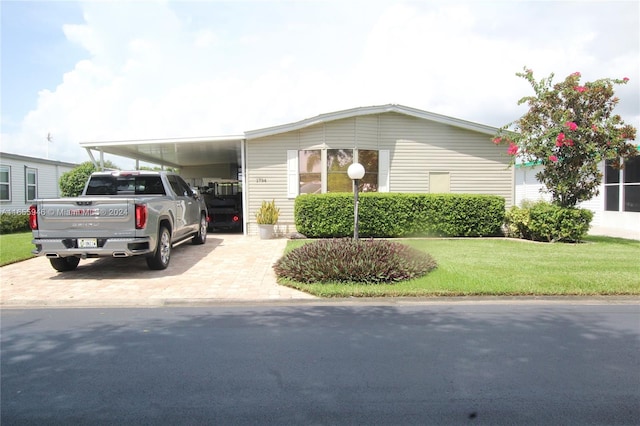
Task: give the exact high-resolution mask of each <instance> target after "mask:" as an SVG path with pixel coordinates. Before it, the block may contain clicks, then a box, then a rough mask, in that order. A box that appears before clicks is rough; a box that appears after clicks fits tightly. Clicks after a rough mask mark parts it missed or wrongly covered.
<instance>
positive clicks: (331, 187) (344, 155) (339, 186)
mask: <svg viewBox="0 0 640 426" xmlns="http://www.w3.org/2000/svg"><path fill="white" fill-rule="evenodd" d="M351 164H353V150H352V149H328V150H327V192H350V191H353V183H352V181H351V178H349V175H348V174H347V169H348V168H349V166H350V165H351ZM365 170H366V169H365Z"/></svg>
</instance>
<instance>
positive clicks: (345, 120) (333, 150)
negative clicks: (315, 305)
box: [80, 104, 514, 234]
mask: <svg viewBox="0 0 640 426" xmlns="http://www.w3.org/2000/svg"><path fill="white" fill-rule="evenodd" d="M496 131H497V129H496V128H494V127H490V126H485V125H482V124H477V123H472V122H469V121H464V120H460V119H456V118H452V117H447V116H444V115H439V114H434V113H430V112H426V111H422V110H419V109H415V108H409V107H406V106H401V105H394V104H389V105H381V106H371V107H361V108H354V109H349V110H344V111H337V112H332V113H327V114H321V115H319V116H316V117H313V118H309V119H305V120H301V121H297V122H295V123H289V124H283V125H280V126H275V127H269V128H264V129H258V130H251V131H247V132H245V133H244V134H242V135H235V136H216V137H199V138H180V139H153V140H130V141H111V142H81V144H80V145H81V146H82V147H84V148H85V149H86V150H87V152H88V154H89V156H90V157H91V158H92V160H93V161H94V162H96V163H99V162H100V158H103V154H105V153H108V154H113V155H119V156H124V157H128V158H132V159H135V160H136V161H145V162H151V163H154V164H160V165H164V166H168V167H177V168H179V169H180V174H181V175H182V176H183V177H184V178H185V179H186V180H187V181H188V182H189V183H190V184H191V185H193V186H206V185H207V184H208V183H209V182H214V181H216V180H224V179H239V180H240V181H241V182H242V189H243V192H242V199H243V203H242V204H243V221H244V223H243V229H244V232H245V233H247V234H257V233H258V228H257V225H256V222H255V212H256V211H257V209H258V208H259V207H260V205H261V203H262V201H263V200H269V201H270V200H275V202H276V205H277V206H278V207H280V211H281V213H280V220H279V222H278V225H277V231H278V232H279V233H281V234H285V233H290V232H294V231H295V225H294V217H293V207H294V200H295V198H296V197H297V196H298V195H299V194H302V193H327V192H350V191H352V189H351V188H352V183H351V180H350V179H349V177H348V175H347V168H348V166H349V165H350V164H352V163H353V162H359V163H361V164H362V165H363V166H364V167H365V176H364V178H363V190H364V191H378V192H414V193H415V192H419V193H420V192H421V193H429V192H433V193H445V192H452V193H473V194H494V195H499V196H501V197H504V198H505V200H506V204H507V206H510V205H512V204H513V203H514V169H513V168H512V167H509V160H510V158H509V157H508V156H507V155H506V153H505V150H504V148H503V147H497V146H496V145H494V144H493V143H492V141H491V138H492V136H493V135H494V134H495V133H496ZM96 151H97V152H98V153H99V155H100V158H96V157H95V155H94V152H96Z"/></svg>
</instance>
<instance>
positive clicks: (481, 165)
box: [380, 113, 513, 205]
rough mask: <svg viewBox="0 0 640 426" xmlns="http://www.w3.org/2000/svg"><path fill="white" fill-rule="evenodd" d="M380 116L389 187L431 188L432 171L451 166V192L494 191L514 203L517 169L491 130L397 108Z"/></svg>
mask: <svg viewBox="0 0 640 426" xmlns="http://www.w3.org/2000/svg"><path fill="white" fill-rule="evenodd" d="M380 117H381V120H382V121H381V128H380V139H381V140H380V148H387V149H390V150H391V164H390V188H389V189H390V191H391V192H428V191H429V173H430V172H448V173H449V174H450V191H451V192H452V193H470V194H494V195H499V196H502V197H504V198H505V200H506V203H507V205H511V204H512V203H513V169H512V168H510V167H508V164H509V158H508V157H507V156H506V155H505V153H504V149H502V147H496V146H495V145H494V144H493V143H491V136H490V135H487V134H484V133H478V132H473V131H470V130H465V129H460V128H457V127H453V126H449V125H446V124H440V123H436V122H432V121H428V120H422V119H418V118H414V117H409V116H406V115H403V114H398V113H387V114H382V115H381V116H380Z"/></svg>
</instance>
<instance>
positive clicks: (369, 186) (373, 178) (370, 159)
mask: <svg viewBox="0 0 640 426" xmlns="http://www.w3.org/2000/svg"><path fill="white" fill-rule="evenodd" d="M357 154H358V160H357V161H358V163H360V164H362V166H363V167H364V170H365V173H364V177H363V178H362V181H361V182H360V191H362V192H378V187H379V183H378V179H379V170H380V155H379V153H378V151H374V150H367V149H360V150H358V151H357Z"/></svg>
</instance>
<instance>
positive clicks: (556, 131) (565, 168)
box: [492, 68, 638, 207]
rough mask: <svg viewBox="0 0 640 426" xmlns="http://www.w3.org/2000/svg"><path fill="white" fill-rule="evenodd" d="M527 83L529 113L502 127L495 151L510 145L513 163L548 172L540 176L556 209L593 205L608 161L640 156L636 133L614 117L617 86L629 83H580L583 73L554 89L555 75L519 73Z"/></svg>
mask: <svg viewBox="0 0 640 426" xmlns="http://www.w3.org/2000/svg"><path fill="white" fill-rule="evenodd" d="M517 75H518V76H519V77H522V78H524V79H525V80H527V81H528V82H529V83H530V85H531V87H532V88H533V91H534V92H535V94H534V95H531V96H526V97H523V98H522V99H520V100H519V101H518V104H519V105H521V104H527V105H528V106H529V111H528V112H527V113H526V114H524V115H523V116H522V117H520V118H519V119H517V120H515V121H513V122H512V123H509V124H507V125H506V126H503V127H502V128H501V129H500V130H499V131H498V133H497V134H496V135H495V136H494V137H493V139H492V141H493V143H494V144H496V145H502V144H504V145H507V146H508V147H507V154H508V155H510V156H511V157H512V159H511V162H512V164H515V163H516V161H517V162H520V161H522V162H524V163H527V162H531V163H534V164H540V165H542V166H543V169H542V171H540V172H539V173H538V174H537V175H536V176H537V177H538V179H539V180H540V181H541V182H542V183H543V184H544V185H545V187H546V188H547V189H548V191H549V192H550V193H551V195H552V199H553V201H554V202H555V203H557V204H559V205H561V206H565V207H570V206H575V205H576V204H577V203H579V202H581V201H586V200H589V199H591V198H592V197H593V196H594V195H596V194H597V193H598V187H599V185H600V183H601V181H602V175H601V173H600V171H599V166H600V164H601V163H602V161H603V160H613V165H614V166H619V165H620V164H621V162H620V159H625V158H630V157H632V156H635V155H637V154H638V150H637V148H636V146H635V144H633V143H631V141H633V140H635V138H636V129H635V128H634V127H633V126H631V125H628V124H626V123H624V121H623V120H622V118H621V117H620V115H618V114H616V113H615V112H613V110H614V107H615V106H616V105H617V104H618V102H619V99H618V98H617V97H616V96H614V85H616V84H626V83H627V82H628V81H629V79H628V78H627V77H624V78H622V79H609V78H605V79H600V80H596V81H592V82H585V83H581V82H580V79H581V78H582V75H581V74H580V73H579V72H574V73H572V74H569V75H568V76H567V77H566V78H565V79H564V80H563V81H561V82H557V83H554V82H553V77H554V75H553V74H551V75H550V76H549V77H548V78H543V79H541V80H539V81H537V80H536V79H535V78H534V76H533V71H531V70H530V69H527V68H524V71H523V72H520V73H517Z"/></svg>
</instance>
